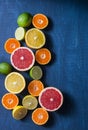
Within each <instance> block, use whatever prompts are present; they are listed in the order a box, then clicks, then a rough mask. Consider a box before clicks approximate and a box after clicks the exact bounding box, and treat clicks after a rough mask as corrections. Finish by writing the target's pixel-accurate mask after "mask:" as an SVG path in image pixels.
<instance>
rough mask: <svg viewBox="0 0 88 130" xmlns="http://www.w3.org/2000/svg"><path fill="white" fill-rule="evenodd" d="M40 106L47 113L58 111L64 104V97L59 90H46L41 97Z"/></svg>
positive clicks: (52, 88) (50, 88) (51, 88)
mask: <svg viewBox="0 0 88 130" xmlns="http://www.w3.org/2000/svg"><path fill="white" fill-rule="evenodd" d="M39 104H40V106H41V107H43V108H44V109H45V110H47V111H51V112H52V111H56V110H58V109H59V108H60V107H61V106H62V104H63V95H62V93H61V92H60V90H58V89H57V88H54V87H48V88H45V89H43V90H42V91H41V93H40V95H39Z"/></svg>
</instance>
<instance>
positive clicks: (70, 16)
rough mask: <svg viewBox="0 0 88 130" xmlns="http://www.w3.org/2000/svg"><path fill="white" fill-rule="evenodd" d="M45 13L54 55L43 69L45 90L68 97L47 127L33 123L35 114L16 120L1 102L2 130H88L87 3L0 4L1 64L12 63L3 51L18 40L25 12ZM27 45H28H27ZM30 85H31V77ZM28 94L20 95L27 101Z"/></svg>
mask: <svg viewBox="0 0 88 130" xmlns="http://www.w3.org/2000/svg"><path fill="white" fill-rule="evenodd" d="M25 11H26V12H30V13H31V14H32V15H34V14H36V13H44V14H45V15H47V17H48V18H49V21H50V23H49V27H48V28H47V29H45V30H44V33H45V34H46V38H47V41H46V46H47V47H48V48H49V49H50V50H51V52H52V62H51V63H50V64H49V65H46V66H44V67H42V68H43V71H44V77H43V79H42V81H43V83H44V84H45V86H54V87H57V88H58V89H60V90H61V91H62V92H63V95H64V104H63V107H62V108H61V109H60V110H58V111H57V112H53V113H50V119H49V121H48V123H47V124H46V125H44V126H37V125H35V124H34V123H33V122H32V120H31V112H29V113H28V115H27V117H26V118H25V119H23V120H21V121H16V120H14V119H13V118H12V115H11V111H8V110H6V109H4V108H3V106H2V105H1V102H0V130H68V129H69V130H88V3H87V1H86V0H83V1H82V0H79V1H78V0H0V62H4V61H7V62H10V55H9V54H7V53H6V52H5V50H4V48H3V46H4V43H5V41H6V40H7V39H8V38H10V37H14V32H15V29H16V27H17V23H16V19H17V17H18V15H19V14H20V13H22V12H25ZM23 44H25V43H23ZM22 74H23V75H25V78H26V80H27V83H28V82H29V81H31V78H30V77H29V76H28V73H26V72H25V74H24V73H22ZM4 79H5V76H4V75H1V74H0V100H1V98H2V96H3V95H4V94H5V93H6V92H7V91H6V90H5V88H4ZM26 94H27V91H25V92H23V93H22V94H20V95H19V97H23V96H24V95H26Z"/></svg>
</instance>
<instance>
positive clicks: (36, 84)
mask: <svg viewBox="0 0 88 130" xmlns="http://www.w3.org/2000/svg"><path fill="white" fill-rule="evenodd" d="M43 89H44V85H43V83H42V82H41V81H40V80H32V81H31V82H30V83H29V85H28V92H29V93H30V94H31V95H33V96H39V94H40V92H41V91H42V90H43Z"/></svg>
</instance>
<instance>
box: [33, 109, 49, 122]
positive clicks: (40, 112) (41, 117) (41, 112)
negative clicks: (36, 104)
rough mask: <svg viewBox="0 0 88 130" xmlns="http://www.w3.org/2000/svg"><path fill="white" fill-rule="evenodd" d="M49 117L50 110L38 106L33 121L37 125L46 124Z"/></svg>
mask: <svg viewBox="0 0 88 130" xmlns="http://www.w3.org/2000/svg"><path fill="white" fill-rule="evenodd" d="M48 119H49V114H48V112H47V111H46V110H45V109H43V108H37V109H35V110H34V111H33V113H32V121H33V122H34V123H35V124H37V125H44V124H45V123H46V122H47V121H48Z"/></svg>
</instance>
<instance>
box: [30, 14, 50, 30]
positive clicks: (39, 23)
mask: <svg viewBox="0 0 88 130" xmlns="http://www.w3.org/2000/svg"><path fill="white" fill-rule="evenodd" d="M32 24H33V25H34V27H36V28H38V29H44V28H46V27H47V25H48V18H47V17H46V16H45V15H44V14H36V15H34V17H33V19H32Z"/></svg>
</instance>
